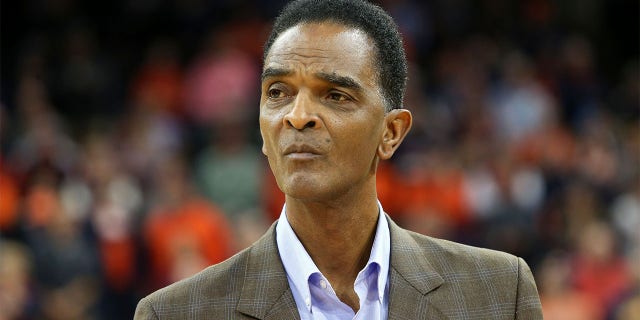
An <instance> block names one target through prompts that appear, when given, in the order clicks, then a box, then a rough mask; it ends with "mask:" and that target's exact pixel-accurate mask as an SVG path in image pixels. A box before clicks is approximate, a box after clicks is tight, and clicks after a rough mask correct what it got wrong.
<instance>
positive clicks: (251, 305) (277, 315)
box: [237, 222, 300, 320]
mask: <svg viewBox="0 0 640 320" xmlns="http://www.w3.org/2000/svg"><path fill="white" fill-rule="evenodd" d="M276 223H277V222H275V223H273V224H272V225H271V227H270V228H269V230H268V231H267V232H266V233H265V234H264V235H263V236H262V238H260V239H259V240H258V241H257V242H256V243H255V244H254V245H253V246H252V247H251V248H250V249H249V250H250V251H249V258H248V262H247V269H246V271H245V275H244V282H243V283H242V289H241V290H240V300H239V301H238V307H237V310H238V311H239V312H240V313H243V314H246V315H249V316H251V317H254V318H257V319H265V320H268V319H274V320H275V319H300V315H299V314H298V309H297V307H296V302H295V300H294V299H293V294H292V293H291V289H290V288H289V283H288V281H287V274H286V272H285V270H284V267H283V266H282V261H280V256H279V255H278V248H277V246H276V237H275V225H276Z"/></svg>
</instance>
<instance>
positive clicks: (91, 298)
mask: <svg viewBox="0 0 640 320" xmlns="http://www.w3.org/2000/svg"><path fill="white" fill-rule="evenodd" d="M31 189H32V190H33V193H31V197H33V198H30V199H29V200H30V203H29V206H28V210H29V213H30V215H29V216H30V217H31V224H30V225H29V229H28V230H27V243H28V245H29V247H30V248H31V250H32V252H33V256H34V265H35V275H36V279H37V281H38V291H39V297H40V298H41V301H40V305H39V317H42V318H46V319H86V318H90V317H92V316H95V312H96V309H95V308H96V305H97V300H98V298H99V296H98V295H99V291H100V287H99V278H100V272H99V270H100V269H99V265H100V262H99V258H98V254H97V252H98V250H97V246H96V243H95V241H93V239H92V238H91V237H89V236H88V235H87V230H86V227H87V225H86V223H85V222H84V221H82V220H76V219H74V217H72V216H71V215H69V213H68V212H67V211H66V210H65V208H64V206H63V205H62V203H61V201H60V195H59V193H58V191H57V189H56V186H55V185H53V184H51V182H50V181H48V180H42V181H38V182H37V183H36V184H34V185H33V186H32V188H31Z"/></svg>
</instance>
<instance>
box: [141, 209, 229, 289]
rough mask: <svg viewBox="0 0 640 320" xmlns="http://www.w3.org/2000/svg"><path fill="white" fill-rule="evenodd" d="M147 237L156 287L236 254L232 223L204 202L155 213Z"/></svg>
mask: <svg viewBox="0 0 640 320" xmlns="http://www.w3.org/2000/svg"><path fill="white" fill-rule="evenodd" d="M144 234H145V240H146V243H147V246H148V248H149V254H150V263H151V269H152V270H151V271H152V274H151V276H152V287H153V288H160V287H162V286H164V285H167V284H169V283H171V282H174V281H177V280H180V279H181V278H184V277H187V276H189V275H191V274H194V273H196V272H198V271H200V270H202V269H203V268H205V267H207V266H208V265H211V264H214V263H218V262H221V261H223V260H225V259H226V258H228V257H230V256H231V254H232V253H233V245H232V243H233V238H232V232H231V227H230V224H229V223H228V222H227V220H226V218H225V216H224V215H223V214H222V212H221V211H219V209H217V208H216V207H215V206H214V205H212V204H211V203H209V202H206V201H204V200H201V199H192V200H188V201H186V202H185V203H183V204H182V205H181V206H179V207H176V208H173V209H161V210H158V211H157V212H153V213H152V214H151V215H150V216H149V218H148V220H147V221H146V223H145V226H144Z"/></svg>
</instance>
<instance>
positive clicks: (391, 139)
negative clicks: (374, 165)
mask: <svg viewBox="0 0 640 320" xmlns="http://www.w3.org/2000/svg"><path fill="white" fill-rule="evenodd" d="M412 121H413V118H412V116H411V112H410V111H409V110H407V109H393V110H391V111H389V112H388V113H387V114H386V115H385V119H384V125H385V128H384V133H383V134H382V141H380V144H379V145H378V157H380V159H382V160H387V159H389V158H391V156H392V155H393V153H394V152H396V149H398V147H399V146H400V143H402V140H404V137H406V136H407V133H408V132H409V129H410V128H411V123H412Z"/></svg>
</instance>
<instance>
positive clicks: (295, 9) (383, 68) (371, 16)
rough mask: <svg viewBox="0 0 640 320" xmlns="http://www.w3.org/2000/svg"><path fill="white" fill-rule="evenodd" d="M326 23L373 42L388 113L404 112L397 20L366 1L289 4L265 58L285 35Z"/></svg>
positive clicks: (403, 75) (404, 74)
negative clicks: (307, 25)
mask: <svg viewBox="0 0 640 320" xmlns="http://www.w3.org/2000/svg"><path fill="white" fill-rule="evenodd" d="M323 21H330V22H335V23H338V24H341V25H344V26H347V27H352V28H355V29H359V30H361V31H363V32H364V33H365V34H366V35H367V36H368V37H369V38H370V39H371V40H372V41H373V43H374V45H375V53H376V54H375V56H374V63H375V67H376V69H377V75H376V76H377V80H378V83H379V85H380V89H381V91H382V95H383V97H384V100H385V101H384V102H385V109H386V110H387V111H388V110H392V109H398V108H402V100H403V98H404V91H405V87H406V80H407V60H406V57H405V54H404V50H403V48H402V38H401V37H400V34H399V32H398V29H397V26H396V24H395V23H394V21H393V19H392V18H391V17H390V16H389V15H388V14H387V13H386V12H385V11H384V10H382V9H381V8H380V7H378V6H376V5H373V4H371V3H368V2H366V1H364V0H331V1H327V0H297V1H293V2H291V3H289V4H288V5H287V6H286V7H285V8H284V9H283V10H282V12H281V13H280V15H279V16H278V17H277V18H276V21H275V23H274V25H273V29H272V30H271V34H270V35H269V38H268V40H267V42H266V43H265V47H264V58H265V59H266V58H267V55H268V54H269V51H270V49H271V46H272V45H273V42H274V41H275V40H276V39H277V38H278V36H280V34H282V32H284V31H286V30H288V29H290V28H291V27H294V26H296V25H298V24H303V23H309V22H323Z"/></svg>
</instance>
